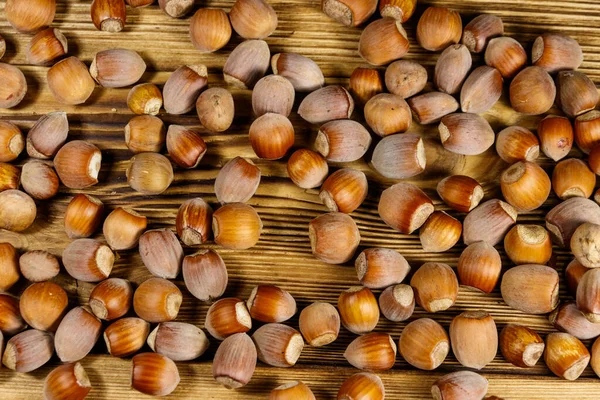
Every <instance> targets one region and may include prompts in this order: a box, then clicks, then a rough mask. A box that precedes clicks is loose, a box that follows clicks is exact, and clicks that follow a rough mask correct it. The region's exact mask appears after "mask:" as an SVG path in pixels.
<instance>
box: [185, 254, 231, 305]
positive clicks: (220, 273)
mask: <svg viewBox="0 0 600 400" xmlns="http://www.w3.org/2000/svg"><path fill="white" fill-rule="evenodd" d="M182 272H183V282H184V283H185V287H186V288H187V290H188V291H189V292H190V293H191V294H192V295H193V296H194V297H196V298H197V299H199V300H201V301H213V300H214V299H218V298H219V297H221V296H222V295H223V293H225V289H227V281H228V276H227V267H226V266H225V262H224V261H223V259H222V258H221V256H220V255H219V253H217V252H216V251H214V250H199V251H198V252H196V253H194V254H191V255H189V256H185V257H184V258H183V267H182Z"/></svg>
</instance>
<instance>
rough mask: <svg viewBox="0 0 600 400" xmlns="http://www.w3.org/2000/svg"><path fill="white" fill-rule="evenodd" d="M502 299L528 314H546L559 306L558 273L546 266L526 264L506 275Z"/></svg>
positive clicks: (502, 286)
mask: <svg viewBox="0 0 600 400" xmlns="http://www.w3.org/2000/svg"><path fill="white" fill-rule="evenodd" d="M500 292H501V293H502V299H503V300H504V302H505V303H506V304H508V305H509V306H510V307H512V308H514V309H517V310H519V311H523V312H524V313H527V314H546V313H549V312H551V311H552V310H554V309H555V308H556V307H557V306H558V301H559V299H558V273H557V272H556V270H554V269H553V268H550V267H546V266H544V265H536V264H524V265H519V266H517V267H513V268H511V269H509V270H508V271H506V272H505V273H504V276H503V277H502V284H501V285H500Z"/></svg>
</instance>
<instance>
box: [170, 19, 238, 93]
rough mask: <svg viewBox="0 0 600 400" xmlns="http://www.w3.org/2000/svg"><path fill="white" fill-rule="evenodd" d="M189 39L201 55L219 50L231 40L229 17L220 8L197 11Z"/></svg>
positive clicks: (192, 20) (191, 25)
mask: <svg viewBox="0 0 600 400" xmlns="http://www.w3.org/2000/svg"><path fill="white" fill-rule="evenodd" d="M190 39H191V40H192V44H193V45H194V47H195V48H196V49H197V50H200V51H201V52H202V53H212V52H214V51H217V50H220V49H221V48H223V47H225V45H226V44H227V43H229V40H230V39H231V23H230V22H229V16H228V15H227V13H226V12H225V11H224V10H221V9H220V8H201V9H199V10H198V11H196V13H195V14H194V16H193V17H192V19H191V21H190ZM163 94H164V93H163Z"/></svg>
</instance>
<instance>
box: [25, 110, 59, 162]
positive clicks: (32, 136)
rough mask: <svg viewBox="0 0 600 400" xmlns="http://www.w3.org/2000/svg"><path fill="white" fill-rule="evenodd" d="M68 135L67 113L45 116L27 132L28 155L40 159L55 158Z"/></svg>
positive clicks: (52, 113) (53, 113)
mask: <svg viewBox="0 0 600 400" xmlns="http://www.w3.org/2000/svg"><path fill="white" fill-rule="evenodd" d="M68 135H69V121H68V119H67V113H65V112H63V111H57V112H51V113H49V114H46V115H43V116H42V117H40V119H38V120H37V122H36V123H35V124H34V125H33V126H32V127H31V129H30V130H29V132H27V154H28V155H29V156H30V157H34V158H40V159H49V158H51V157H54V155H56V152H58V150H59V149H60V148H61V147H62V146H63V144H64V143H65V141H66V140H67V136H68Z"/></svg>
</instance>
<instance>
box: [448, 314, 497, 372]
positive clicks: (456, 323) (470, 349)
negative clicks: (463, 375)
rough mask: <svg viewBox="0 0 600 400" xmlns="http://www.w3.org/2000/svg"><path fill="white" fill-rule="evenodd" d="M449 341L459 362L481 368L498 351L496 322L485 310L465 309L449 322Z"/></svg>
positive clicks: (490, 360)
mask: <svg viewBox="0 0 600 400" xmlns="http://www.w3.org/2000/svg"><path fill="white" fill-rule="evenodd" d="M450 343H451V344H452V352H453V353H454V355H455V356H456V359H457V360H458V362H459V363H461V364H462V365H464V366H465V367H468V368H475V369H482V368H483V367H485V366H486V365H487V364H489V363H490V362H492V360H493V359H494V357H496V353H497V352H498V331H497V330H496V323H495V322H494V319H493V318H492V316H491V315H490V314H488V313H487V312H485V311H465V312H463V313H462V314H459V315H457V316H456V317H454V319H453V320H452V323H451V324H450Z"/></svg>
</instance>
